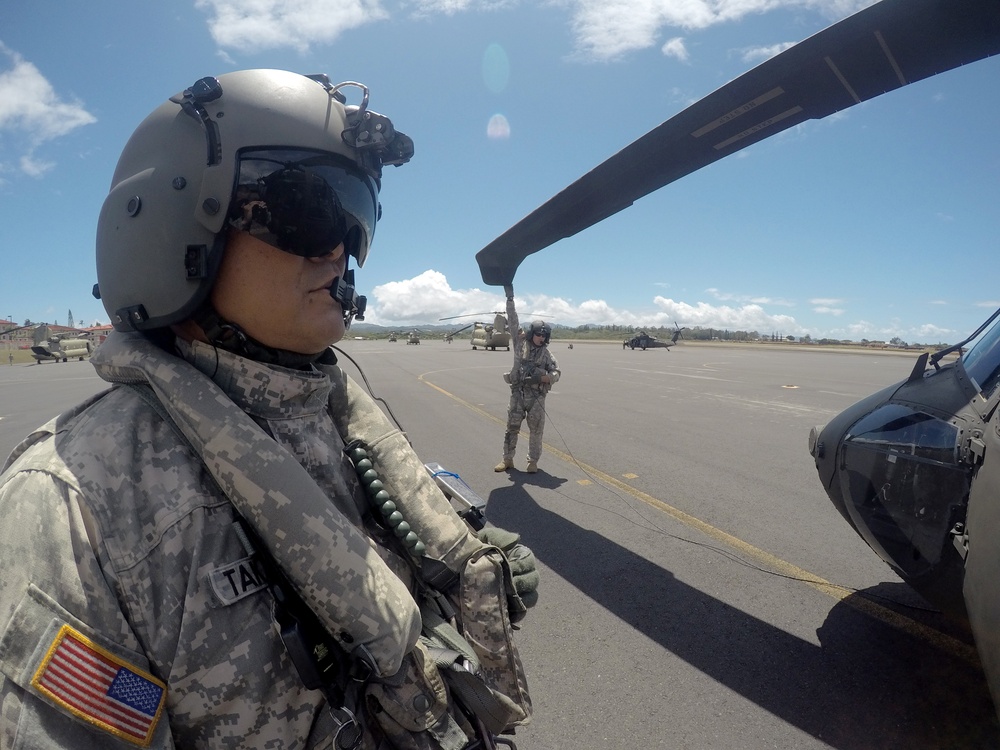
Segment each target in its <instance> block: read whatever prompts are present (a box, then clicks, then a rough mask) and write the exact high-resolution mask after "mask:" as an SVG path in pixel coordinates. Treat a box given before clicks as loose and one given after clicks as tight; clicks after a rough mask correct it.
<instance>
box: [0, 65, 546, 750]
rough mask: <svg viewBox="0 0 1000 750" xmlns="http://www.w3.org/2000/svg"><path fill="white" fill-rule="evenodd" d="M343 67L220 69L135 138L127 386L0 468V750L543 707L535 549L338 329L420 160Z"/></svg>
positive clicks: (457, 732)
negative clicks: (528, 648)
mask: <svg viewBox="0 0 1000 750" xmlns="http://www.w3.org/2000/svg"><path fill="white" fill-rule="evenodd" d="M350 85H352V86H357V85H359V84H350ZM343 86H344V85H343V84H341V86H331V85H330V83H329V81H328V80H326V79H325V77H305V76H299V75H297V74H294V73H286V72H283V71H262V70H257V71H241V72H238V73H230V74H227V75H224V76H220V77H219V78H218V79H214V78H213V79H202V80H201V81H199V82H197V83H196V84H195V85H194V86H192V87H191V88H190V89H187V90H185V91H184V92H182V93H180V94H178V95H176V96H174V97H172V98H171V100H170V101H169V102H167V103H165V104H164V105H162V106H161V107H160V108H158V109H157V110H156V111H154V112H153V113H152V114H151V115H150V116H149V117H148V118H147V119H146V120H145V121H144V122H143V123H142V124H141V125H140V126H139V128H138V129H137V130H136V132H135V133H134V134H133V136H132V138H131V140H130V141H129V143H128V145H126V147H125V150H124V151H123V153H122V156H121V159H120V161H119V164H118V168H117V170H116V172H115V175H114V179H113V183H112V189H111V192H110V194H109V196H108V198H107V200H106V202H105V204H104V207H103V209H102V212H101V217H100V220H99V223H98V238H97V253H98V258H97V260H98V281H99V289H100V295H101V298H102V300H103V302H104V305H105V307H106V309H107V310H108V313H109V315H110V316H111V318H112V322H113V324H114V327H115V331H114V332H113V333H112V334H111V335H110V336H109V337H108V339H107V341H106V342H105V343H104V344H103V345H102V346H101V347H100V348H99V349H98V351H97V352H96V353H95V355H94V357H93V360H92V361H93V363H94V365H95V367H96V368H97V371H98V373H99V374H100V376H101V377H102V378H104V379H105V380H107V381H109V382H110V383H112V384H113V387H111V388H110V389H109V390H108V391H105V392H104V393H101V394H99V395H97V396H95V397H94V398H92V399H90V400H88V401H87V402H85V403H83V404H81V405H79V406H78V407H76V408H74V409H72V410H70V411H68V412H66V413H64V414H61V415H60V416H58V417H57V418H55V419H53V420H52V421H51V422H49V423H48V424H46V425H44V426H43V427H41V428H39V429H38V430H36V431H35V432H34V433H33V434H31V435H30V436H29V437H28V438H27V439H26V440H25V441H23V442H22V443H21V445H20V446H18V448H17V449H16V450H15V451H14V453H13V454H12V455H11V457H10V459H9V460H8V462H7V465H6V467H5V469H4V472H3V474H2V475H0V517H2V518H3V523H2V524H0V560H2V566H3V571H4V572H3V576H2V578H0V747H11V748H13V747H31V748H74V749H77V750H90V749H91V748H94V749H96V748H114V747H123V748H124V747H133V746H138V747H150V748H156V750H167V749H168V748H213V749H214V748H248V747H258V748H263V747H273V748H283V749H285V750H291V749H292V748H339V749H340V750H347V748H365V749H366V750H375V749H376V748H377V749H379V750H381V749H382V748H405V749H407V750H410V749H411V748H412V749H413V750H417V749H418V748H428V749H429V750H432V749H442V748H443V749H447V750H460V749H461V748H464V747H466V746H467V745H468V744H469V743H470V742H482V743H484V744H478V745H476V746H477V747H490V746H492V745H491V743H492V741H493V740H492V738H493V737H494V736H495V735H496V734H499V733H503V732H509V731H512V729H513V727H514V726H515V725H518V724H523V723H525V722H526V721H527V720H528V718H529V716H530V700H529V698H528V695H527V689H526V685H525V680H524V674H523V670H522V668H521V664H520V659H519V657H518V655H517V650H516V647H515V646H514V644H513V641H512V640H511V637H510V636H511V623H512V622H513V621H516V620H517V619H519V618H520V617H521V616H523V614H524V612H525V606H526V604H530V603H531V602H532V599H533V597H534V588H535V586H537V573H535V572H534V562H533V559H532V556H531V554H530V551H529V550H526V549H525V548H524V547H523V546H521V545H519V544H517V540H516V535H513V534H510V533H508V532H503V531H502V530H499V529H495V528H487V529H486V531H485V532H483V533H482V534H481V535H479V536H477V535H475V534H474V533H472V532H471V530H470V529H469V527H468V526H467V525H466V524H465V523H464V522H463V521H462V520H461V519H460V518H459V517H458V516H457V515H456V514H455V512H454V511H453V510H452V508H451V506H450V504H449V502H448V500H447V498H445V497H444V495H442V494H441V492H440V491H439V490H438V489H437V487H436V486H435V484H434V482H433V480H432V479H431V478H430V477H429V475H428V474H427V472H426V471H425V470H424V468H423V466H422V464H421V462H420V461H419V459H418V458H417V457H416V456H415V455H414V454H413V451H412V450H411V449H410V447H409V445H408V444H407V442H406V440H405V437H404V436H403V435H402V433H401V432H400V431H399V430H398V429H395V428H394V427H393V425H392V424H391V423H389V422H388V420H387V419H386V418H385V416H384V415H383V413H382V412H381V410H380V409H379V408H378V407H377V406H376V405H375V404H374V402H373V401H372V400H371V399H370V398H369V397H368V396H367V395H366V394H364V393H363V392H361V390H360V389H359V388H358V387H357V386H356V385H355V384H354V383H353V381H351V380H350V379H349V378H348V377H347V376H346V375H345V373H344V372H343V371H342V370H341V369H340V368H339V367H338V366H337V364H336V358H335V357H334V355H333V352H332V350H330V349H329V348H328V347H329V346H330V344H332V343H335V342H336V341H338V340H340V339H341V338H342V337H343V336H344V334H345V331H346V328H347V326H348V325H349V323H350V320H351V318H352V317H353V316H354V315H356V314H358V313H359V312H362V311H363V304H364V303H363V298H358V297H357V295H356V294H355V292H354V287H353V272H350V271H348V270H347V264H348V259H349V256H353V257H354V258H355V260H356V262H357V264H358V265H359V266H360V265H361V264H362V263H363V262H364V260H365V256H366V255H367V252H368V246H369V243H370V240H371V237H372V234H373V232H374V229H375V220H376V218H377V217H378V215H379V204H378V191H379V187H380V178H381V168H382V166H383V165H384V164H395V165H399V164H402V163H404V162H406V161H407V160H408V159H409V158H410V156H411V155H412V142H410V141H409V139H408V138H407V137H406V136H404V135H402V134H400V133H397V132H396V131H395V130H394V128H393V127H392V124H391V123H390V122H389V120H388V119H387V118H385V117H383V116H381V115H378V114H377V113H375V112H371V111H369V110H367V103H368V91H367V89H364V97H363V98H364V100H363V103H362V104H361V105H360V107H346V106H345V105H344V101H345V99H344V97H343V95H342V94H341V93H340V92H339V89H340V88H342V87H343ZM223 115H225V117H223ZM234 185H235V189H234V187H233V186H234ZM435 603H437V604H435ZM470 644H471V645H470ZM432 653H433V654H434V657H433V658H432V656H431V654H432ZM463 694H475V695H477V696H478V698H479V699H480V700H479V701H478V703H476V705H479V706H481V707H483V706H485V707H486V709H487V710H482V709H480V710H470V709H469V708H468V706H469V705H471V704H472V703H475V702H468V701H466V702H463V699H462V698H461V696H462V695H463ZM476 738H478V739H476Z"/></svg>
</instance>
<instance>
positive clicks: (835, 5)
mask: <svg viewBox="0 0 1000 750" xmlns="http://www.w3.org/2000/svg"><path fill="white" fill-rule="evenodd" d="M872 2H874V0H563V3H564V4H565V5H568V6H569V7H571V8H572V10H571V13H572V20H571V26H572V29H573V32H574V34H575V36H576V43H577V47H578V49H579V50H580V51H581V52H582V53H584V54H585V55H586V56H587V57H593V58H596V59H599V60H613V59H615V58H618V57H621V56H622V55H624V54H626V53H628V52H632V51H635V50H640V49H646V48H648V47H651V46H653V45H654V44H655V43H656V40H657V37H658V36H659V34H660V32H661V30H663V29H664V28H668V29H677V28H679V29H685V30H687V31H692V30H697V29H705V28H708V27H709V26H714V25H716V24H720V23H727V22H731V21H737V20H739V19H741V18H743V17H744V16H747V15H750V14H753V13H765V12H767V11H771V10H776V9H778V8H806V9H809V10H814V11H818V12H820V13H822V14H823V15H824V16H826V17H828V18H829V19H830V20H835V19H840V18H843V17H845V16H847V15H850V14H851V13H854V12H856V11H858V10H860V9H861V8H864V7H866V6H868V5H871V4H872Z"/></svg>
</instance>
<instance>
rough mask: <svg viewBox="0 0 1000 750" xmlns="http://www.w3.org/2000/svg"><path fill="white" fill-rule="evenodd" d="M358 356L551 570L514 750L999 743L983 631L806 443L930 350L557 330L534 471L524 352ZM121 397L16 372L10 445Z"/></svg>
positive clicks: (3, 430)
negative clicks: (897, 559) (920, 585)
mask: <svg viewBox="0 0 1000 750" xmlns="http://www.w3.org/2000/svg"><path fill="white" fill-rule="evenodd" d="M341 348H342V349H343V351H344V353H345V354H347V355H350V356H351V357H353V358H354V359H355V360H356V361H357V362H358V363H359V364H360V366H361V368H362V370H363V372H364V374H365V376H366V377H367V379H368V381H369V383H370V385H371V387H372V390H373V392H374V395H375V396H376V397H381V398H383V399H385V401H386V402H387V404H388V407H389V409H390V410H391V412H392V414H393V415H394V416H395V417H396V418H397V419H398V421H399V422H400V424H401V426H402V428H403V429H404V430H405V431H406V433H407V435H408V436H409V438H410V440H411V442H412V443H413V446H414V448H415V449H416V450H417V452H418V454H419V455H420V456H421V457H422V458H423V459H424V460H425V461H435V462H438V463H440V464H442V466H444V467H445V468H446V469H448V470H449V471H452V472H455V473H457V474H459V475H460V476H461V477H462V478H463V479H464V480H465V481H466V482H467V483H468V484H469V485H470V486H472V487H473V488H474V489H475V490H476V491H477V492H478V493H479V494H481V495H482V496H483V497H484V498H487V499H488V501H489V505H488V508H487V516H488V518H489V520H490V521H491V522H492V523H494V524H496V525H498V526H502V527H504V528H508V529H511V530H514V531H518V532H520V533H521V535H522V540H523V541H524V542H525V543H526V544H528V545H529V546H530V547H531V548H532V549H533V550H534V551H535V553H536V555H537V557H538V559H539V561H540V568H541V574H542V584H541V588H540V600H539V603H538V605H537V606H536V607H535V608H534V609H533V610H532V611H531V612H530V613H529V615H528V617H527V619H526V620H525V621H524V622H523V624H522V627H521V630H520V632H519V641H518V642H519V645H520V648H521V651H522V656H523V659H524V661H525V664H526V667H527V672H528V681H529V687H530V689H531V693H532V697H533V700H534V708H535V711H534V720H533V722H532V723H531V724H530V725H529V726H527V727H523V728H521V729H519V730H518V732H517V735H516V737H515V741H516V742H517V746H518V748H519V750H599V749H603V748H609V749H618V748H621V749H622V750H625V749H626V748H627V749H629V750H632V749H634V748H692V749H696V750H700V749H702V748H705V749H707V748H727V749H728V748H789V749H793V748H794V749H796V750H798V749H799V748H825V747H832V748H838V749H840V750H861V749H862V748H886V749H888V748H899V749H900V750H902V749H904V748H905V749H906V750H910V749H912V748H946V747H947V748H996V747H1000V726H998V722H997V717H996V712H995V710H994V707H993V704H992V703H991V701H990V697H989V694H988V691H987V688H986V684H985V681H984V679H983V675H982V672H981V669H980V666H979V663H978V658H977V656H976V652H975V648H974V646H973V645H972V640H971V637H970V636H969V635H968V633H966V632H965V630H964V629H963V628H962V627H961V625H960V624H957V623H954V622H951V621H949V620H947V619H946V618H945V617H944V616H943V615H941V614H940V613H938V612H936V611H934V610H933V608H932V607H930V605H928V604H927V603H926V602H925V601H923V600H922V599H921V598H920V597H919V596H917V595H916V594H915V593H914V592H912V590H910V589H909V587H907V586H906V585H905V584H903V583H902V582H901V581H900V580H899V579H898V578H897V577H896V576H895V574H894V573H893V572H892V571H891V570H890V569H889V568H888V566H886V565H885V564H884V563H883V562H882V561H881V560H880V559H879V558H878V557H877V556H876V555H875V554H874V553H873V552H872V551H871V550H870V549H869V548H868V547H867V546H866V545H865V544H864V543H863V542H862V541H861V539H860V538H858V537H857V535H856V534H855V533H854V532H853V531H852V530H851V529H850V528H849V527H848V525H847V524H846V523H845V522H844V521H843V519H842V518H841V517H840V515H839V514H838V513H837V512H836V511H835V510H834V509H833V507H832V506H831V505H830V503H829V501H828V500H827V499H826V495H825V493H824V492H823V489H822V488H821V487H820V484H819V481H818V479H817V475H816V471H815V468H814V466H813V464H812V459H811V457H810V456H809V454H808V451H807V449H806V436H807V435H808V432H809V428H810V427H811V426H813V425H814V424H822V423H824V422H826V421H827V420H829V419H830V418H831V417H833V416H834V415H835V414H836V413H838V412H839V411H840V410H842V409H843V408H845V407H847V406H848V405H850V404H851V403H853V402H854V401H856V400H858V399H860V398H861V397H863V396H866V395H868V394H870V393H872V392H874V391H876V390H878V389H880V388H881V387H883V386H885V385H888V384H891V383H893V382H896V381H899V380H901V379H903V378H905V377H906V376H907V375H908V374H909V372H910V370H911V369H912V367H913V362H914V359H915V357H910V356H900V355H895V354H890V353H854V352H835V351H826V350H811V349H810V350H802V349H795V348H780V347H770V346H766V345H758V346H711V345H698V344H690V343H683V342H682V344H681V345H680V346H678V347H676V348H673V349H671V350H670V351H666V350H663V349H651V350H647V351H644V352H643V351H639V350H636V351H632V350H622V349H621V348H620V344H592V343H575V344H574V347H573V348H572V349H570V348H569V347H568V345H567V344H566V342H558V341H554V342H553V343H552V345H551V348H552V350H553V353H554V354H555V356H556V357H557V358H558V360H559V364H560V366H561V368H562V370H563V378H562V380H561V381H560V382H559V383H558V384H557V385H556V386H555V388H554V389H553V391H552V393H551V394H550V395H549V397H548V398H547V404H546V408H547V416H548V418H547V424H546V429H545V452H544V454H543V457H542V460H541V461H540V464H539V468H540V471H539V473H537V474H526V473H523V472H521V471H517V470H515V471H511V472H505V473H499V474H498V473H495V472H493V470H492V468H493V466H494V465H495V464H496V463H497V461H498V460H499V459H500V458H501V445H502V439H503V424H504V421H505V417H506V407H507V399H508V395H509V390H508V388H507V386H506V385H505V384H504V383H503V381H502V377H501V376H502V373H503V372H504V370H506V369H508V368H509V366H510V363H511V359H512V354H511V353H510V352H505V351H503V350H501V351H497V352H492V351H483V350H477V351H473V350H472V349H471V347H470V346H469V344H468V342H467V341H463V340H455V341H454V343H452V344H446V343H444V342H443V341H441V340H424V341H422V343H421V344H420V345H419V346H409V345H406V344H405V343H403V342H396V343H389V342H387V341H355V340H349V341H346V342H344V343H343V344H342V345H341ZM342 361H343V363H344V365H345V367H346V368H347V369H348V371H349V372H351V373H352V374H355V375H357V370H356V368H355V366H354V365H352V364H351V363H350V362H348V361H347V359H346V357H345V358H343V360H342ZM358 379H359V380H360V377H359V376H358ZM103 387H104V384H103V383H102V382H101V381H100V380H99V379H98V378H97V377H96V375H94V374H93V371H92V368H91V367H90V365H89V364H88V363H86V362H84V363H79V362H76V363H74V362H68V363H54V364H53V363H46V364H44V365H15V366H14V367H0V454H6V453H7V452H8V451H9V450H10V449H11V448H12V447H13V446H14V444H15V443H16V442H17V440H18V439H19V438H20V437H22V436H23V435H24V434H26V433H27V432H29V431H30V430H31V429H32V428H34V427H35V426H36V425H38V424H41V423H42V422H44V421H46V420H47V419H48V418H50V417H51V416H54V415H55V414H56V413H58V411H60V410H61V409H63V408H66V407H68V406H70V405H72V404H73V403H75V402H76V401H79V400H80V399H82V398H84V397H86V396H89V395H91V394H93V393H96V392H97V391H99V390H101V389H102V388H103ZM526 449H527V438H526V436H524V437H522V439H521V442H520V444H519V450H518V456H517V458H516V459H515V466H516V467H519V468H521V469H523V468H524V465H525V451H526Z"/></svg>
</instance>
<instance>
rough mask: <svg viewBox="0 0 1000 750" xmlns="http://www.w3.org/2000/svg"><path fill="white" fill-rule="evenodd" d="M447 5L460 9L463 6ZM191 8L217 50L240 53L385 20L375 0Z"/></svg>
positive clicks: (203, 2) (228, 0) (311, 40)
mask: <svg viewBox="0 0 1000 750" xmlns="http://www.w3.org/2000/svg"><path fill="white" fill-rule="evenodd" d="M442 5H444V4H442ZM447 5H455V6H457V9H459V10H460V9H462V7H461V6H463V3H449V4H447ZM195 7H197V8H199V9H200V10H204V11H207V12H208V13H209V19H208V28H209V31H210V33H211V34H212V38H213V39H214V40H215V42H216V43H217V44H218V45H219V46H220V47H226V48H230V49H241V50H262V49H275V48H281V47H291V48H293V49H297V50H299V51H306V50H308V49H309V47H310V45H312V44H317V43H321V44H322V43H328V42H332V41H334V40H335V39H336V38H337V37H338V36H340V35H341V34H342V33H343V32H345V31H349V30H350V29H355V28H358V27H359V26H363V25H364V24H367V23H373V22H375V21H381V20H384V19H386V18H388V17H389V14H388V12H387V11H386V10H385V9H384V8H383V7H382V4H381V3H380V2H379V0H239V2H234V0H196V2H195Z"/></svg>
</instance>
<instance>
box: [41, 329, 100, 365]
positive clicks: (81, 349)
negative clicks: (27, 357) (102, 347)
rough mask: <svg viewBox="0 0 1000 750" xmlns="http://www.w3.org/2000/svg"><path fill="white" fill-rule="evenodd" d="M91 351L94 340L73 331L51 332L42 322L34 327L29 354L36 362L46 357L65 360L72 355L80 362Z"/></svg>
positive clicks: (53, 359) (56, 360) (42, 360)
mask: <svg viewBox="0 0 1000 750" xmlns="http://www.w3.org/2000/svg"><path fill="white" fill-rule="evenodd" d="M93 351H94V342H93V341H91V340H90V339H89V338H82V337H80V336H79V335H78V334H77V333H76V332H75V331H73V332H68V333H56V334H53V333H51V332H50V331H49V327H48V326H47V325H44V324H43V325H40V326H38V328H36V329H35V335H34V345H33V346H32V347H31V356H32V357H34V358H35V361H36V362H37V363H38V364H41V363H42V362H44V361H45V360H47V359H51V360H52V361H54V362H58V361H60V360H62V361H63V362H66V361H67V360H69V359H70V358H73V357H76V358H79V359H80V361H81V362H82V361H83V358H84V357H89V356H90V355H91V354H92V353H93Z"/></svg>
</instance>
